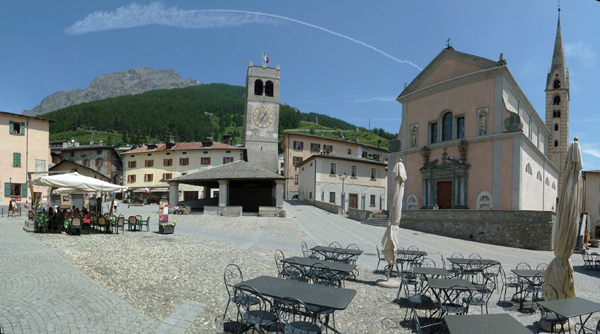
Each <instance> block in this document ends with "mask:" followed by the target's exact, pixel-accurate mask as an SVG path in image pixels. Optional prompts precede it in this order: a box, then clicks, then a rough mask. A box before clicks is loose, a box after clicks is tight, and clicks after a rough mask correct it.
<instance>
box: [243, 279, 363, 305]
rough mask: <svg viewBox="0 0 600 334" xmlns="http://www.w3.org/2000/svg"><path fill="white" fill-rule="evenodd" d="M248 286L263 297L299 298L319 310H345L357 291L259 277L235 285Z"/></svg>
mask: <svg viewBox="0 0 600 334" xmlns="http://www.w3.org/2000/svg"><path fill="white" fill-rule="evenodd" d="M240 285H248V286H251V287H253V288H255V289H256V290H258V291H259V292H260V293H261V294H262V295H263V296H267V297H271V298H274V299H281V298H284V297H292V298H297V299H299V300H301V301H303V302H304V303H306V304H308V305H312V306H316V307H318V308H319V309H323V310H325V309H334V310H344V309H346V308H347V307H348V305H349V304H350V302H351V301H352V299H354V296H355V295H356V290H352V289H343V288H336V287H331V286H326V285H321V284H309V283H305V282H299V281H295V280H286V279H281V278H277V277H271V276H259V277H256V278H253V279H249V280H247V281H243V282H240V283H238V284H236V285H235V287H236V288H237V287H239V286H240Z"/></svg>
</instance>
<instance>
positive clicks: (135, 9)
mask: <svg viewBox="0 0 600 334" xmlns="http://www.w3.org/2000/svg"><path fill="white" fill-rule="evenodd" d="M190 14H192V15H190ZM198 14H209V15H198ZM214 14H225V15H214ZM231 14H233V15H231ZM265 18H266V19H265ZM269 19H276V20H284V21H289V22H294V23H297V24H301V25H304V26H307V27H310V28H314V29H318V30H321V31H323V32H326V33H329V34H332V35H334V36H338V37H341V38H344V39H347V40H349V41H351V42H354V43H356V44H359V45H362V46H364V47H367V48H369V49H371V50H373V51H375V52H377V53H379V54H381V55H383V56H385V57H387V58H389V59H392V60H394V61H396V62H398V63H401V64H408V65H410V66H412V67H414V68H416V69H418V70H419V71H421V70H423V69H422V68H421V67H419V66H418V65H416V64H415V63H413V62H411V61H408V60H403V59H398V58H396V57H394V56H392V55H390V54H388V53H386V52H384V51H381V50H379V49H378V48H376V47H374V46H372V45H370V44H367V43H364V42H362V41H359V40H357V39H355V38H352V37H349V36H346V35H344V34H340V33H338V32H335V31H332V30H329V29H326V28H323V27H321V26H318V25H315V24H311V23H307V22H304V21H300V20H296V19H293V18H289V17H285V16H281V15H275V14H268V13H261V12H252V11H245V10H234V9H199V10H188V11H183V10H179V9H178V8H177V7H171V8H165V6H164V5H163V4H162V3H156V2H155V3H151V4H149V5H147V6H144V5H138V4H131V5H128V6H123V7H119V8H117V9H116V10H115V11H113V12H93V13H92V14H89V15H88V16H86V17H85V18H84V19H82V20H79V21H77V22H75V23H74V24H73V25H71V26H70V27H68V28H66V29H65V32H66V33H67V34H69V35H81V34H85V33H90V32H97V31H106V30H112V29H125V28H134V27H141V26H146V25H150V24H159V25H166V26H173V27H179V28H195V29H204V28H219V27H231V26H241V25H244V24H250V23H259V24H277V22H276V20H269Z"/></svg>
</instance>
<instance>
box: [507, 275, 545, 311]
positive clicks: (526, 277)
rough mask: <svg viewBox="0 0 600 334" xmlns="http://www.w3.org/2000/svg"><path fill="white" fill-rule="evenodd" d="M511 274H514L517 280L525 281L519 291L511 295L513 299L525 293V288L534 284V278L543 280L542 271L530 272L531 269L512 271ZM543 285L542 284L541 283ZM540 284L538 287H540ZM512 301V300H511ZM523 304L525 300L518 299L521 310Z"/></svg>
mask: <svg viewBox="0 0 600 334" xmlns="http://www.w3.org/2000/svg"><path fill="white" fill-rule="evenodd" d="M511 271H512V272H513V274H515V275H516V276H517V277H518V278H519V279H523V280H525V281H527V284H526V285H523V287H522V288H521V290H519V291H517V292H515V293H514V294H513V298H514V297H515V296H516V295H518V294H522V293H523V292H526V290H527V288H528V287H530V286H534V285H535V282H534V281H533V280H534V279H536V278H542V279H543V278H544V270H535V269H534V270H531V269H512V270H511ZM541 283H543V282H541ZM541 283H540V284H539V285H541ZM511 299H512V298H511ZM524 302H525V298H520V300H519V306H520V308H523V303H524Z"/></svg>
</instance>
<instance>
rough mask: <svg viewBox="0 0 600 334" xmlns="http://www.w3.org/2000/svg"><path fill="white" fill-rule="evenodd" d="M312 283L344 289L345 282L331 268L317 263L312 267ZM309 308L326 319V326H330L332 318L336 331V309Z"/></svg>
mask: <svg viewBox="0 0 600 334" xmlns="http://www.w3.org/2000/svg"><path fill="white" fill-rule="evenodd" d="M309 273H310V281H311V282H312V283H313V284H320V285H326V286H331V287H336V288H342V287H343V284H344V281H343V280H342V279H341V278H340V276H339V275H338V274H336V273H335V272H333V271H332V270H331V269H329V267H328V266H327V265H325V264H323V263H315V264H313V265H312V266H311V267H310V271H309ZM308 308H309V309H310V310H311V311H312V312H314V313H315V314H319V315H320V316H322V317H324V319H325V320H324V324H325V326H329V318H330V317H331V318H332V319H333V320H332V323H333V328H334V329H335V310H334V309H323V308H319V307H316V306H311V305H309V306H308Z"/></svg>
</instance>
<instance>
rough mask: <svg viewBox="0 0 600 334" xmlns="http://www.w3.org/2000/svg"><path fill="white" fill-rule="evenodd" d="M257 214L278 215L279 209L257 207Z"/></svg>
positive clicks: (261, 215)
mask: <svg viewBox="0 0 600 334" xmlns="http://www.w3.org/2000/svg"><path fill="white" fill-rule="evenodd" d="M258 216H259V217H278V216H279V210H277V209H267V208H264V209H263V208H259V209H258Z"/></svg>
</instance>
